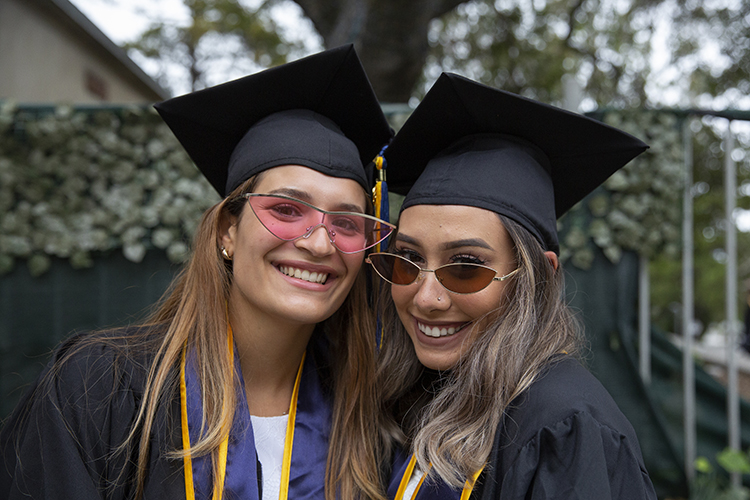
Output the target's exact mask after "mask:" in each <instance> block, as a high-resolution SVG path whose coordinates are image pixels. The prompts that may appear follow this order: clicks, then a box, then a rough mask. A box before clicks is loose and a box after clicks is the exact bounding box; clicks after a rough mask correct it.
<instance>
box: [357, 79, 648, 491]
mask: <svg viewBox="0 0 750 500" xmlns="http://www.w3.org/2000/svg"><path fill="white" fill-rule="evenodd" d="M645 149H646V145H645V144H643V143H642V142H641V141H639V140H637V139H635V138H633V137H631V136H629V135H627V134H625V133H623V132H620V131H618V130H616V129H613V128H611V127H608V126H606V125H604V124H601V123H599V122H596V121H594V120H590V119H588V118H585V117H583V116H580V115H576V114H573V113H568V112H565V111H562V110H559V109H556V108H553V107H551V106H546V105H543V104H540V103H538V102H535V101H532V100H528V99H524V98H522V97H519V96H515V95H513V94H509V93H506V92H502V91H499V90H496V89H493V88H490V87H486V86H484V85H481V84H478V83H475V82H472V81H470V80H467V79H464V78H461V77H459V76H456V75H450V74H443V75H442V76H441V77H440V78H439V79H438V81H437V82H436V83H435V85H434V86H433V87H432V89H431V90H430V91H429V92H428V93H427V95H426V96H425V98H424V100H423V101H422V102H421V104H420V105H419V106H418V107H417V109H416V110H415V111H414V113H413V114H412V116H411V117H410V118H409V119H408V120H407V122H406V123H405V124H404V126H403V128H402V129H401V130H400V131H399V132H398V134H397V135H396V138H395V139H394V140H393V142H392V143H391V145H390V146H389V148H388V150H387V151H386V152H385V158H386V160H387V162H388V166H389V184H390V187H391V190H392V191H396V192H400V193H405V194H406V198H405V200H404V203H403V207H402V211H401V214H400V216H399V221H398V231H397V233H396V234H395V235H393V236H391V238H390V240H391V241H390V244H389V248H388V251H387V252H383V253H373V254H371V255H370V256H369V257H368V262H369V263H370V264H372V266H373V267H374V269H375V271H377V273H378V274H379V275H380V276H381V277H382V278H383V279H384V280H385V281H386V282H387V285H386V286H385V287H384V290H383V300H382V304H383V306H382V311H381V320H382V329H383V340H382V344H383V345H382V349H381V353H380V358H379V365H380V366H379V369H378V374H379V382H378V387H379V389H380V390H381V393H382V411H383V414H384V415H385V418H384V422H383V424H382V427H381V431H382V432H383V434H384V435H386V436H389V437H390V440H391V443H392V445H393V446H394V448H392V449H391V452H392V454H393V457H394V458H393V464H394V465H393V473H392V475H391V480H390V484H389V486H388V495H389V498H392V499H396V500H402V499H411V500H426V499H441V500H445V499H451V498H455V499H457V500H458V499H462V500H463V499H468V498H472V499H482V500H490V499H493V500H494V499H500V500H531V499H533V500H542V499H544V500H549V499H566V500H571V499H585V500H591V499H597V500H611V499H621V500H626V499H627V500H633V499H655V498H656V496H655V494H654V490H653V486H652V484H651V481H650V479H649V476H648V474H647V472H646V470H645V468H644V465H643V459H642V456H641V450H640V447H639V445H638V440H637V438H636V435H635V432H634V431H633V428H632V426H631V425H630V423H629V422H628V421H627V419H626V418H625V417H624V416H623V414H622V413H621V412H620V410H619V409H618V408H617V405H616V404H615V403H614V401H613V400H612V398H611V397H610V396H609V394H607V392H606V390H605V389H604V388H603V387H602V386H601V384H600V383H599V382H598V381H597V380H596V379H595V378H594V377H593V376H592V375H591V374H590V373H589V372H588V371H587V370H586V369H585V368H583V366H582V365H581V364H580V363H579V361H578V360H577V359H576V354H577V353H578V352H579V336H578V333H579V329H578V325H577V323H576V321H575V318H574V315H573V313H572V312H571V310H570V309H569V308H568V306H567V305H566V304H565V302H564V289H563V272H562V269H561V266H560V263H559V259H558V252H559V246H558V240H557V226H556V219H557V217H559V216H560V215H562V214H563V213H564V212H565V211H566V210H568V209H569V208H570V207H571V206H572V205H574V204H575V203H577V202H578V201H579V200H580V199H582V198H583V197H584V196H585V195H586V194H588V193H589V192H590V191H591V190H593V189H594V188H595V187H596V186H598V185H599V184H600V183H602V182H603V181H604V180H605V179H606V178H607V177H609V176H610V175H611V174H612V173H613V172H614V171H615V170H617V169H618V168H620V167H621V166H623V165H624V164H625V163H627V162H628V161H630V160H631V159H632V158H633V157H635V156H637V155H638V154H640V153H641V152H643V151H644V150H645Z"/></svg>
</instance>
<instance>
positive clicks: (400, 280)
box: [369, 253, 419, 285]
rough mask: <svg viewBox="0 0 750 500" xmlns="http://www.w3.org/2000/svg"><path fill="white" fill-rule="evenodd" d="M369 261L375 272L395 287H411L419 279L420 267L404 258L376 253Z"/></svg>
mask: <svg viewBox="0 0 750 500" xmlns="http://www.w3.org/2000/svg"><path fill="white" fill-rule="evenodd" d="M369 259H370V262H372V265H373V267H374V268H375V270H376V271H377V272H378V273H379V274H380V275H381V276H382V277H383V278H385V279H386V280H387V281H390V282H391V283H393V284H394V285H409V284H411V283H414V280H416V279H417V278H418V277H419V267H417V266H416V265H415V264H413V263H411V262H409V261H408V260H406V259H404V258H403V257H398V256H397V255H389V254H382V253H374V254H371V255H370V257H369Z"/></svg>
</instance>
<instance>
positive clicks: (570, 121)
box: [385, 73, 648, 252]
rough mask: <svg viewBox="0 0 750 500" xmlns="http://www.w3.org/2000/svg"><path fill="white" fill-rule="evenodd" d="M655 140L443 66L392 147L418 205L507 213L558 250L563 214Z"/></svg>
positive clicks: (397, 183) (398, 179)
mask: <svg viewBox="0 0 750 500" xmlns="http://www.w3.org/2000/svg"><path fill="white" fill-rule="evenodd" d="M647 148H648V146H647V145H646V144H644V143H643V142H641V141H640V140H638V139H636V138H635V137H633V136H631V135H629V134H626V133H624V132H622V131H620V130H617V129H615V128H613V127H610V126H608V125H605V124H603V123H601V122H599V121H596V120H593V119H590V118H587V117H585V116H582V115H579V114H576V113H571V112H568V111H565V110H562V109H559V108H555V107H553V106H549V105H546V104H542V103H539V102H537V101H533V100H531V99H526V98H524V97H521V96H518V95H515V94H511V93H509V92H504V91H502V90H498V89H494V88H492V87H488V86H486V85H482V84H480V83H477V82H474V81H472V80H468V79H466V78H463V77H461V76H458V75H454V74H450V73H443V74H442V75H441V76H440V78H439V79H438V80H437V82H436V83H435V84H434V85H433V87H432V88H431V89H430V91H429V92H428V93H427V95H426V96H425V97H424V99H423V100H422V102H421V103H420V104H419V106H417V108H416V109H415V110H414V112H413V113H412V115H411V116H410V117H409V119H408V120H407V121H406V123H405V124H404V126H403V127H402V128H401V130H399V132H398V134H396V137H395V138H394V139H393V142H392V143H391V145H390V146H389V147H388V149H387V150H386V152H385V158H386V160H387V162H388V184H389V188H390V190H391V191H393V192H396V193H400V194H407V192H408V194H407V196H406V198H405V200H404V204H403V208H408V207H409V206H412V205H425V204H426V205H469V206H475V207H479V208H484V209H487V210H491V211H493V212H497V213H499V214H502V215H504V216H506V217H508V218H510V219H512V220H514V221H516V222H517V223H519V224H521V225H522V226H523V227H525V228H526V229H527V230H529V231H530V232H531V233H532V234H533V235H534V236H535V237H536V238H537V239H538V240H539V242H540V243H541V244H542V246H543V247H544V248H545V250H552V251H555V252H558V251H559V246H558V241H557V222H556V219H557V217H560V216H561V215H562V214H563V213H565V212H566V211H567V210H568V209H570V208H571V207H572V206H573V205H575V204H576V203H577V202H578V201H580V200H581V199H582V198H583V197H584V196H586V195H587V194H588V193H590V192H591V191H593V190H594V189H595V188H596V187H597V186H598V185H600V184H601V183H602V182H604V181H605V180H606V179H607V178H608V177H609V176H610V175H612V174H613V173H614V172H615V171H616V170H617V169H619V168H620V167H622V166H623V165H625V164H626V163H627V162H629V161H630V160H631V159H633V158H634V157H636V156H637V155H639V154H640V153H642V152H643V151H645V150H646V149H647Z"/></svg>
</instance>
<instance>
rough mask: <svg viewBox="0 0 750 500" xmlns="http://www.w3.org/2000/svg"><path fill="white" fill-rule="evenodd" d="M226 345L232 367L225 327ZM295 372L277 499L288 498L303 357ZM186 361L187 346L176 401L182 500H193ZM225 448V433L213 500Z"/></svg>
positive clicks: (219, 489)
mask: <svg viewBox="0 0 750 500" xmlns="http://www.w3.org/2000/svg"><path fill="white" fill-rule="evenodd" d="M227 342H228V343H229V360H230V363H232V364H234V340H233V334H232V327H231V326H230V325H227ZM306 354H307V353H303V354H302V359H301V360H300V363H299V368H298V369H297V378H296V379H295V381H294V391H293V392H292V400H291V401H290V403H289V418H288V420H287V424H286V438H285V440H284V459H283V462H282V466H281V488H280V489H279V500H287V498H288V496H289V474H290V471H291V468H292V467H291V466H292V445H293V443H294V424H295V420H296V416H297V397H298V394H299V385H300V380H302V367H303V366H304V364H305V356H306ZM186 358H187V345H186V346H185V348H183V351H182V362H181V364H180V400H181V401H180V402H181V405H180V406H181V423H182V447H183V449H184V450H185V451H186V453H185V456H184V458H183V463H184V469H185V498H186V500H195V486H194V483H193V461H192V457H191V456H190V430H189V428H188V411H187V384H186V383H185V360H186ZM228 448H229V432H227V433H226V435H225V436H224V439H222V440H221V444H220V445H219V480H218V481H217V482H216V484H215V485H214V494H213V498H214V500H221V498H222V496H223V492H224V478H225V477H226V470H227V451H228Z"/></svg>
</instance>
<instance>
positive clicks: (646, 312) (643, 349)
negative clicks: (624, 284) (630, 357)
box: [638, 255, 651, 385]
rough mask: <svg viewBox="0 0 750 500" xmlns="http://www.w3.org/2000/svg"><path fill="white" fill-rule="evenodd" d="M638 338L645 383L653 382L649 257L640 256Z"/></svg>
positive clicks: (641, 368)
mask: <svg viewBox="0 0 750 500" xmlns="http://www.w3.org/2000/svg"><path fill="white" fill-rule="evenodd" d="M638 268H639V269H638V339H639V342H638V344H639V350H638V354H639V366H640V371H641V379H642V380H643V383H644V384H646V385H649V384H650V383H651V311H650V310H651V290H650V286H649V285H650V283H649V270H648V257H646V256H645V255H641V256H639V258H638Z"/></svg>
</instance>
